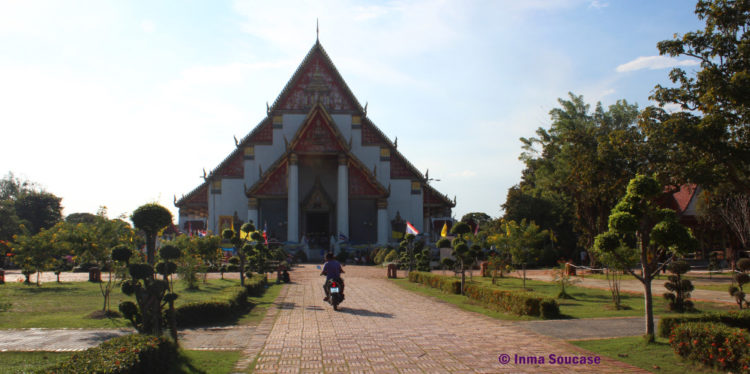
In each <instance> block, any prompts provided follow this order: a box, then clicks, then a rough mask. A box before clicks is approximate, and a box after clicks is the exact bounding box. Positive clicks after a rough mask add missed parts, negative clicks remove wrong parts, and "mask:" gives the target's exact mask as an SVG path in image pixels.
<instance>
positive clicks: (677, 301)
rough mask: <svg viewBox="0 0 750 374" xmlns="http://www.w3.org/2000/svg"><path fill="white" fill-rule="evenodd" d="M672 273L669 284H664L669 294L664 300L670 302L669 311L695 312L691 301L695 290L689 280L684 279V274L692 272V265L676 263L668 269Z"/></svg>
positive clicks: (665, 294)
mask: <svg viewBox="0 0 750 374" xmlns="http://www.w3.org/2000/svg"><path fill="white" fill-rule="evenodd" d="M667 270H669V272H670V273H672V274H674V275H670V276H669V282H667V283H665V284H664V287H665V288H666V289H667V291H669V292H667V293H664V298H665V299H666V300H667V301H668V302H669V310H671V311H677V312H680V313H682V312H685V311H690V310H693V302H692V301H690V300H689V299H690V292H692V291H693V289H695V287H693V284H692V283H691V282H690V280H689V279H682V274H685V273H687V272H688V271H689V270H690V265H688V263H687V262H685V261H675V262H673V263H671V264H669V266H668V267H667Z"/></svg>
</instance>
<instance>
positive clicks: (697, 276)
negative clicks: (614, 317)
mask: <svg viewBox="0 0 750 374" xmlns="http://www.w3.org/2000/svg"><path fill="white" fill-rule="evenodd" d="M637 273H639V274H640V272H637ZM732 274H733V273H731V272H727V273H714V274H713V275H711V277H710V278H709V276H708V274H705V273H688V274H685V275H683V276H682V277H683V278H685V279H690V280H707V281H724V280H725V281H727V282H731V281H732ZM669 275H670V274H669V273H666V274H659V275H657V276H656V277H654V280H655V281H656V280H663V281H666V280H669ZM576 278H593V279H607V276H606V275H605V274H588V273H586V274H583V275H578V276H576ZM622 279H623V280H636V279H635V277H634V276H632V275H630V274H625V275H623V276H622Z"/></svg>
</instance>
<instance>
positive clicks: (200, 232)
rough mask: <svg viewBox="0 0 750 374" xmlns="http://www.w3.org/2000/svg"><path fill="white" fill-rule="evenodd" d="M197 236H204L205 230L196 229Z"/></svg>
mask: <svg viewBox="0 0 750 374" xmlns="http://www.w3.org/2000/svg"><path fill="white" fill-rule="evenodd" d="M198 236H199V237H201V238H202V237H204V236H206V230H199V231H198Z"/></svg>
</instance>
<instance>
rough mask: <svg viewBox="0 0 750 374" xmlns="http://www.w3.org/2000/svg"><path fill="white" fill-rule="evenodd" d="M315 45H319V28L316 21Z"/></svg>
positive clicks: (316, 20)
mask: <svg viewBox="0 0 750 374" xmlns="http://www.w3.org/2000/svg"><path fill="white" fill-rule="evenodd" d="M315 43H320V26H319V22H318V19H317V18H316V19H315Z"/></svg>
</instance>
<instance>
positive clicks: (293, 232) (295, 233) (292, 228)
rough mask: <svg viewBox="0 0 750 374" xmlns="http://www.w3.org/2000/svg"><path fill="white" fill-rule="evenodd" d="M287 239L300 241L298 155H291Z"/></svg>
mask: <svg viewBox="0 0 750 374" xmlns="http://www.w3.org/2000/svg"><path fill="white" fill-rule="evenodd" d="M286 218H287V224H286V240H288V241H290V242H298V241H299V227H298V226H299V170H298V167H297V155H296V154H294V153H292V154H291V155H289V186H288V188H287V217H286Z"/></svg>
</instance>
